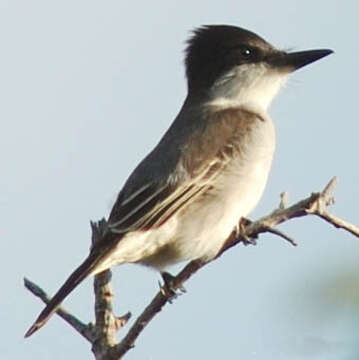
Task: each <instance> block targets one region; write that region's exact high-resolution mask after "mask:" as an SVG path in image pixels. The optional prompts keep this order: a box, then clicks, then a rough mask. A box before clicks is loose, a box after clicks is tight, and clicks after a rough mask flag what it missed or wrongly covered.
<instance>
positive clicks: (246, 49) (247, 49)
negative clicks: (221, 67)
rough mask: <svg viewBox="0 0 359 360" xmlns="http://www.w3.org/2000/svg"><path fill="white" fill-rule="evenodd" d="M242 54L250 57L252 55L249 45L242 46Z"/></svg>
mask: <svg viewBox="0 0 359 360" xmlns="http://www.w3.org/2000/svg"><path fill="white" fill-rule="evenodd" d="M241 55H242V56H243V57H245V58H249V57H251V56H252V49H250V48H248V47H243V48H241Z"/></svg>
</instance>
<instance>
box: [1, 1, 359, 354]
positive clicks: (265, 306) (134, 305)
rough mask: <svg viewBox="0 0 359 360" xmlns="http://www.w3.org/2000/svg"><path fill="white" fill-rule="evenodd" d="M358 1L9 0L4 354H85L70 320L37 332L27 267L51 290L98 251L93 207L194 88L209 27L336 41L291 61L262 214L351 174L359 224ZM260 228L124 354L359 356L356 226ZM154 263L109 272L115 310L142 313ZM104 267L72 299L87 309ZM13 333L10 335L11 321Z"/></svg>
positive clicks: (302, 44) (299, 45)
mask: <svg viewBox="0 0 359 360" xmlns="http://www.w3.org/2000/svg"><path fill="white" fill-rule="evenodd" d="M358 13H359V8H358V5H357V2H355V1H342V2H339V1H328V0H326V1H315V2H314V1H270V2H262V3H260V2H250V1H247V2H243V1H202V0H201V1H184V0H182V1H151V2H143V1H142V2H140V1H132V2H127V1H126V2H124V1H101V2H100V1H88V0H87V1H77V0H75V1H68V0H64V1H61V2H59V1H52V0H46V1H45V0H42V1H40V0H32V1H28V0H23V1H20V0H17V1H14V0H11V1H5V0H0V46H1V50H0V51H1V56H0V97H1V99H2V101H1V106H0V119H1V121H0V163H1V169H2V171H1V177H0V187H1V189H2V191H1V192H0V216H1V219H2V226H1V228H0V236H1V242H0V253H1V254H2V261H1V269H2V275H3V276H2V279H3V283H2V296H1V297H0V308H1V312H0V322H1V324H2V326H1V328H2V333H3V335H2V342H1V343H0V357H1V358H2V359H11V360H13V359H25V358H26V359H39V360H41V359H56V360H57V359H64V358H76V359H89V358H91V354H90V347H89V345H88V343H87V342H85V341H84V340H83V339H82V338H81V337H80V336H78V335H77V334H75V333H74V331H73V330H72V329H71V328H69V327H68V326H67V325H66V324H65V323H64V322H63V321H62V320H60V319H58V318H57V317H56V316H54V318H53V319H51V321H50V322H49V324H48V325H47V326H46V327H44V328H43V329H42V330H41V331H39V332H38V333H37V334H36V335H34V336H33V337H31V338H30V339H28V340H26V341H25V340H24V339H23V334H24V332H25V330H26V329H27V328H28V326H29V325H30V324H31V323H32V321H33V320H34V319H35V317H36V316H37V315H38V312H39V311H40V310H41V309H42V307H43V305H42V303H40V301H39V300H38V299H37V298H35V297H34V296H33V295H31V294H30V293H28V292H27V291H26V290H25V289H24V288H23V285H22V278H23V276H27V277H29V278H30V279H31V280H33V281H35V282H37V283H38V284H40V285H41V286H43V288H44V289H46V290H47V291H48V292H49V293H53V292H55V291H56V289H57V288H58V287H59V285H61V283H62V282H63V281H64V280H65V278H66V277H67V276H68V275H69V273H70V272H71V271H72V270H73V269H74V268H75V267H76V266H77V265H78V264H79V263H80V261H82V259H83V258H84V257H85V256H86V254H87V252H88V248H89V242H90V240H89V236H90V228H89V220H90V219H92V220H96V219H99V218H101V217H103V216H106V215H107V214H108V212H109V210H110V208H111V206H112V203H113V201H114V199H115V197H116V194H117V192H118V191H119V190H120V187H121V186H122V184H123V182H124V181H125V180H126V177H127V176H128V175H129V173H130V172H131V171H132V170H133V168H134V167H135V165H136V164H137V163H138V161H139V160H140V159H142V157H143V156H144V155H145V154H146V153H147V152H148V151H149V150H150V149H151V148H152V147H153V146H154V145H155V144H156V143H157V141H158V140H159V137H160V136H161V135H162V134H163V132H164V131H165V129H166V128H167V127H168V126H169V124H170V122H171V121H172V119H173V118H174V116H175V115H176V113H177V111H178V110H179V108H180V106H181V104H182V101H183V99H184V97H185V89H186V88H185V82H184V75H183V66H182V57H183V53H182V51H183V47H184V41H185V39H186V38H187V36H188V32H189V31H190V30H191V29H192V28H193V27H195V26H199V25H202V24H212V23H217V24H218V23H221V24H232V25H238V26H242V27H246V28H248V29H250V30H253V31H255V32H257V33H258V34H260V35H261V36H263V37H264V38H266V39H267V40H268V41H270V42H271V43H273V44H274V45H276V46H278V47H280V48H284V49H296V50H302V49H303V50H304V49H310V48H318V47H319V48H322V47H324V48H332V49H334V50H335V51H336V53H335V54H334V55H331V56H330V57H328V58H325V59H323V60H321V61H319V62H317V63H315V64H313V65H310V66H308V67H306V68H304V69H302V70H301V71H298V72H297V73H295V74H294V75H293V76H292V77H291V78H290V80H289V82H288V84H287V86H286V87H285V88H284V89H283V90H282V91H281V94H280V95H279V96H278V98H277V99H276V101H275V103H274V104H273V106H272V108H271V115H272V117H273V118H274V121H275V123H276V126H277V141H278V144H277V150H276V156H275V161H274V165H273V169H272V173H271V177H270V180H269V183H268V186H267V189H266V192H265V194H264V197H263V199H262V201H261V203H260V205H259V206H258V208H257V209H256V211H255V213H254V214H253V215H252V218H256V217H258V216H261V215H264V214H265V213H267V212H268V211H270V210H272V209H273V207H274V206H276V205H277V203H278V200H279V193H280V192H282V191H283V190H287V191H289V193H290V200H291V201H295V200H298V199H300V198H303V197H305V196H307V195H308V194H309V193H310V192H312V191H316V190H319V189H321V188H322V187H323V186H324V185H325V183H326V182H327V181H328V180H329V179H330V178H331V177H332V176H333V175H337V176H339V180H340V182H339V185H338V188H337V190H336V197H337V203H336V205H335V206H334V207H333V208H332V210H333V211H334V212H335V213H336V214H338V215H340V216H342V217H344V218H346V219H348V220H351V221H352V222H354V223H358V222H359V215H358V200H359V190H358V183H359V170H358V133H359V125H358V119H357V117H358V116H357V114H356V111H357V109H356V105H357V102H358V86H357V83H358V80H359V79H358V70H357V66H358V65H357V62H358V60H357V59H358V58H359V49H358V47H359V45H358V44H359V43H358V39H357V37H358V20H357V18H358ZM281 228H282V229H283V230H285V231H286V232H288V233H289V234H290V235H291V236H293V237H294V238H295V239H296V240H297V241H298V243H299V247H298V248H292V247H290V246H289V245H288V244H287V243H285V242H283V241H282V240H280V239H279V238H276V237H273V236H270V235H264V236H261V238H260V240H259V243H258V246H256V247H243V246H238V247H236V248H235V249H233V250H231V251H230V252H228V253H227V254H226V255H225V256H223V257H222V258H221V259H220V260H218V261H216V262H215V263H213V264H211V265H210V266H208V267H207V268H205V269H203V270H202V271H201V272H200V273H199V274H198V275H196V276H195V277H194V278H193V279H192V280H191V281H190V282H189V283H187V285H186V287H187V289H188V293H187V294H186V295H185V296H182V297H180V298H179V299H178V300H177V301H176V302H175V303H174V304H173V305H171V306H168V307H166V308H165V310H164V311H163V313H161V314H160V315H159V316H158V317H157V318H156V319H155V320H154V321H153V322H152V323H151V325H150V326H149V327H148V329H147V330H146V331H145V332H144V334H143V336H141V338H140V339H139V341H138V343H137V347H136V348H135V349H134V350H133V351H132V352H131V353H130V354H129V355H128V357H127V358H128V359H149V360H150V359H156V360H158V359H168V358H171V359H184V358H188V359H191V358H206V359H217V358H219V357H221V358H225V359H238V358H241V359H257V360H274V359H275V360H281V359H283V360H284V359H286V360H287V359H293V360H296V359H308V360H314V359H315V360H318V359H325V360H331V359H335V360H356V359H357V358H358V354H359V335H358V334H359V265H358V257H359V240H358V239H356V238H354V237H352V236H349V235H347V234H346V233H344V232H343V231H339V230H336V229H334V228H332V227H330V226H329V225H327V224H325V223H323V222H322V221H320V220H318V219H315V218H309V217H308V218H305V219H299V220H294V221H291V222H290V223H288V224H285V225H284V226H282V227H281ZM157 280H158V276H157V274H156V273H154V272H151V271H149V270H147V269H144V268H141V267H136V266H133V265H132V266H123V267H121V268H118V269H116V270H115V271H114V285H115V294H116V301H115V305H116V308H117V312H118V314H123V313H125V312H127V311H128V310H131V311H132V312H133V314H134V317H135V316H136V315H138V314H139V311H140V310H141V309H142V308H143V307H144V306H145V304H147V303H148V302H149V300H150V299H151V298H152V296H153V295H154V293H155V292H156V291H157V290H158V285H157ZM91 286H92V281H91V280H87V281H85V282H84V283H83V284H82V285H81V286H80V287H79V288H78V289H77V290H76V291H75V292H74V293H73V294H72V295H71V296H70V297H69V298H68V300H67V301H66V307H67V308H68V309H70V310H71V311H72V312H73V313H74V314H76V315H78V316H79V317H80V318H81V319H82V320H83V321H85V322H86V321H90V320H92V318H93V315H92V312H93V298H92V288H91ZM4 334H5V335H4Z"/></svg>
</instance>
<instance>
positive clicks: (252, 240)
mask: <svg viewBox="0 0 359 360" xmlns="http://www.w3.org/2000/svg"><path fill="white" fill-rule="evenodd" d="M251 223H252V221H251V220H249V219H247V218H245V217H243V216H242V217H241V218H240V220H239V221H238V223H237V225H236V227H235V231H236V238H237V239H240V241H241V242H242V243H243V244H244V245H257V241H256V239H257V238H258V236H257V235H255V236H252V237H249V236H248V235H246V231H245V230H246V226H248V225H250V224H251Z"/></svg>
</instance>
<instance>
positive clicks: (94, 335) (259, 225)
mask: <svg viewBox="0 0 359 360" xmlns="http://www.w3.org/2000/svg"><path fill="white" fill-rule="evenodd" d="M336 183H337V179H336V178H333V179H331V180H330V182H329V183H328V184H327V185H326V187H325V188H324V190H323V191H322V192H320V193H313V194H311V195H310V196H309V197H308V198H306V199H304V200H301V201H299V202H297V203H296V204H294V205H292V206H289V207H287V202H288V194H287V193H282V194H281V202H280V204H279V207H278V208H277V209H275V210H274V211H272V212H271V213H270V214H269V215H267V216H264V217H262V218H261V219H259V220H257V221H255V222H250V221H247V222H245V223H244V225H243V222H242V223H241V221H242V219H240V223H239V225H238V226H240V227H241V231H240V232H239V233H238V231H236V230H234V231H233V232H232V233H231V235H230V236H229V237H228V239H227V240H226V241H225V242H224V245H223V247H222V249H221V250H220V252H219V253H218V254H217V256H216V258H218V257H220V256H221V255H222V254H223V253H224V252H225V251H227V250H228V249H230V248H231V247H232V246H235V245H237V244H238V243H241V242H242V243H244V244H248V243H249V242H248V239H253V242H252V241H250V243H253V244H255V241H254V239H256V238H257V237H258V235H259V234H261V233H265V232H269V233H272V234H275V235H278V236H280V237H282V238H283V239H285V240H286V241H288V242H289V243H291V244H292V245H296V242H295V241H294V240H293V239H292V238H291V237H290V236H288V235H286V234H284V233H283V232H282V231H280V230H278V229H277V228H275V227H276V226H277V225H279V224H281V223H283V222H285V221H288V220H290V219H294V218H296V217H303V216H307V215H316V216H319V217H321V218H322V219H324V220H325V221H327V222H329V223H330V224H332V225H334V226H335V227H337V228H342V229H344V230H346V231H348V232H350V233H352V234H353V235H355V236H357V237H359V228H358V227H356V226H354V225H352V224H350V223H348V222H347V221H345V220H342V219H340V218H338V217H336V216H334V215H332V214H331V213H329V212H328V210H327V206H329V205H331V204H333V203H334V198H333V196H332V192H333V189H334V187H335V185H336ZM91 227H92V234H93V235H92V243H95V242H96V241H98V239H99V238H100V237H101V236H102V234H103V230H104V229H105V227H106V222H105V221H104V220H101V221H100V222H98V223H91ZM213 260H215V259H213ZM213 260H212V261H213ZM206 264H207V262H203V261H200V260H195V261H191V262H190V263H189V264H187V266H185V268H184V269H183V270H182V271H181V272H180V273H179V274H178V275H177V276H176V277H174V278H173V280H171V290H174V291H175V290H178V289H181V287H182V286H183V283H184V282H185V281H187V280H188V279H189V278H190V277H191V276H192V275H194V274H195V273H196V272H197V271H198V270H199V269H200V268H202V267H203V266H204V265H206ZM110 280H111V272H110V271H109V270H107V271H104V272H102V273H101V274H99V275H97V276H96V277H95V285H94V287H95V297H96V299H95V316H96V325H91V324H90V325H84V324H82V323H81V322H80V321H79V320H77V319H76V318H75V317H74V316H73V315H70V314H68V313H67V312H66V311H65V310H63V309H62V308H59V309H58V310H57V314H58V315H60V316H61V317H62V318H63V319H64V320H65V321H67V322H68V323H69V324H70V325H71V326H72V327H74V328H75V329H76V330H77V331H78V332H79V333H80V334H81V335H82V336H84V337H85V338H86V339H87V340H88V341H90V342H91V343H92V345H93V346H92V351H93V352H94V354H95V357H96V359H97V360H118V359H121V358H122V357H123V356H124V355H125V354H126V353H127V351H128V350H130V349H131V348H133V347H134V344H135V342H136V340H137V338H138V336H139V335H140V334H141V332H142V331H143V330H144V329H145V327H146V326H147V325H148V324H149V322H150V321H151V320H152V319H153V318H154V317H155V315H156V314H158V313H159V312H160V311H161V310H162V308H163V307H164V306H165V305H166V303H167V302H170V301H171V299H172V297H171V294H170V293H166V292H164V291H161V290H160V291H159V292H158V293H157V294H156V296H155V297H154V298H153V300H152V301H151V303H150V304H149V305H148V306H147V307H146V308H145V310H144V311H143V312H142V314H141V315H140V316H139V317H138V318H137V320H136V321H135V323H134V324H133V325H132V327H131V328H130V329H129V331H128V333H127V335H125V337H124V338H123V340H122V341H121V342H120V343H118V344H116V334H117V331H118V330H119V328H121V327H122V326H124V325H125V324H126V323H127V321H128V319H129V317H130V316H131V315H130V313H128V314H126V315H124V316H123V317H120V318H118V317H116V316H115V315H114V314H113V311H112V298H113V290H112V287H111V284H110ZM25 286H26V287H27V288H28V289H29V290H30V291H31V292H32V293H33V294H35V295H36V296H38V297H40V298H41V299H42V300H43V301H44V302H45V303H47V302H48V301H49V297H48V296H47V295H46V293H45V292H44V291H43V290H42V289H40V288H39V287H38V286H37V285H35V284H33V283H31V282H30V281H29V280H26V279H25Z"/></svg>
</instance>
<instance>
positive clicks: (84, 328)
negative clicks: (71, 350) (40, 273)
mask: <svg viewBox="0 0 359 360" xmlns="http://www.w3.org/2000/svg"><path fill="white" fill-rule="evenodd" d="M24 285H25V287H26V289H28V290H29V291H30V292H32V293H33V294H34V295H35V296H37V297H38V298H40V299H41V300H42V301H43V302H44V303H45V304H48V303H49V302H50V299H51V298H50V297H49V296H48V295H47V294H46V292H45V291H44V290H42V289H41V288H40V287H39V286H38V285H36V284H35V283H33V282H32V281H30V280H29V279H26V278H24ZM56 314H57V315H59V316H60V317H61V318H62V319H64V320H65V321H66V322H67V323H68V324H69V325H71V326H72V327H73V328H74V329H75V330H76V331H77V332H78V333H80V334H81V335H82V336H83V337H84V338H85V339H86V340H87V341H89V342H90V343H92V342H93V340H94V332H93V329H92V324H89V325H86V324H84V323H83V322H81V321H80V320H79V319H77V318H76V317H75V316H74V315H72V314H70V313H69V312H68V311H66V310H65V309H64V308H63V307H59V308H58V309H57V310H56Z"/></svg>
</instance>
